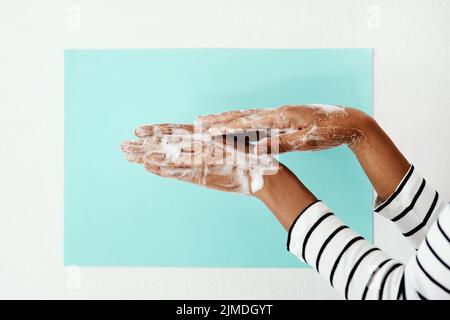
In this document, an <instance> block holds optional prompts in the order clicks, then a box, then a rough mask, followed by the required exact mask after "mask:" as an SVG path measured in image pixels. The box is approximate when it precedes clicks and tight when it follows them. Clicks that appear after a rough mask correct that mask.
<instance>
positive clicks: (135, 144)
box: [120, 140, 144, 152]
mask: <svg viewBox="0 0 450 320" xmlns="http://www.w3.org/2000/svg"><path fill="white" fill-rule="evenodd" d="M143 143H144V141H142V140H139V141H124V142H122V143H121V144H120V149H121V150H122V151H123V152H130V150H131V149H135V150H136V149H139V148H141V149H142V144H143Z"/></svg>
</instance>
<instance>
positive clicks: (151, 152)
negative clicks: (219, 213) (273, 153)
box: [121, 124, 278, 194]
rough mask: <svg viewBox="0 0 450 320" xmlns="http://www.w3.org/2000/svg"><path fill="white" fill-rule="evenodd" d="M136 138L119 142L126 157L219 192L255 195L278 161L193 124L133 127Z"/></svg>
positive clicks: (170, 175) (163, 172)
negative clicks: (199, 129)
mask: <svg viewBox="0 0 450 320" xmlns="http://www.w3.org/2000/svg"><path fill="white" fill-rule="evenodd" d="M135 134H136V136H137V137H138V138H139V140H137V141H126V142H124V143H122V145H121V149H122V151H123V152H124V153H125V154H126V158H127V160H129V161H131V162H135V163H140V164H143V165H144V167H145V169H146V170H147V171H149V172H152V173H154V174H157V175H160V176H162V177H168V178H174V179H178V180H182V181H187V182H191V183H194V184H198V185H202V186H205V187H208V188H213V189H218V190H222V191H230V192H238V193H244V194H254V193H255V192H257V191H259V190H261V189H262V187H263V183H264V175H267V174H275V173H276V172H277V170H278V162H277V161H276V160H275V159H273V158H271V157H258V156H256V155H255V154H254V153H253V152H249V150H250V148H251V145H249V144H248V142H247V143H246V142H245V141H244V142H243V143H238V140H239V139H232V140H231V143H230V140H229V139H225V138H223V137H222V136H220V137H213V136H211V135H209V134H208V133H205V132H203V133H202V132H194V127H193V126H192V125H180V124H161V125H147V126H141V127H139V128H137V129H136V130H135Z"/></svg>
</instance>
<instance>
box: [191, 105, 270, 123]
mask: <svg viewBox="0 0 450 320" xmlns="http://www.w3.org/2000/svg"><path fill="white" fill-rule="evenodd" d="M260 111H261V109H246V110H233V111H226V112H222V113H218V114H210V115H207V116H199V117H197V121H196V122H197V123H198V124H199V125H202V126H204V127H209V126H212V125H215V124H220V123H224V122H228V121H232V120H234V119H237V118H239V117H245V116H247V115H250V114H254V113H258V112H260Z"/></svg>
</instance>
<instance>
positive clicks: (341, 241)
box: [287, 201, 405, 299]
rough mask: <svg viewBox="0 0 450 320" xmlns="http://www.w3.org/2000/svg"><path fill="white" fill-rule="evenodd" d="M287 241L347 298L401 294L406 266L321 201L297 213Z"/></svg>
mask: <svg viewBox="0 0 450 320" xmlns="http://www.w3.org/2000/svg"><path fill="white" fill-rule="evenodd" d="M287 245H288V250H289V251H290V252H291V253H293V254H294V255H295V256H296V257H298V258H299V259H300V260H301V261H304V262H306V263H308V264H309V265H311V266H312V267H314V268H315V269H316V270H317V271H318V272H320V273H321V274H322V276H324V277H325V278H326V279H327V281H329V283H330V284H331V286H333V287H334V288H335V289H336V290H337V291H338V292H340V293H341V294H342V295H343V296H344V297H345V298H346V299H396V298H397V297H399V298H401V297H402V295H403V291H402V290H401V288H402V286H401V285H400V284H401V283H402V281H403V280H402V279H403V274H404V269H405V266H404V265H403V264H401V263H400V262H398V261H395V260H393V259H391V258H390V257H389V256H388V255H387V254H385V253H384V252H382V251H381V250H380V249H378V248H376V247H375V246H373V245H372V244H371V243H369V242H368V241H366V240H365V239H364V238H363V237H361V236H360V235H358V234H356V233H355V232H354V231H353V230H351V229H350V228H348V227H347V226H345V225H344V224H343V223H342V222H341V221H340V220H339V219H338V218H337V217H336V216H335V215H334V214H333V213H332V212H331V211H330V209H329V208H328V207H327V206H326V205H325V204H324V203H323V202H320V201H318V202H315V203H313V204H312V205H311V206H309V207H308V208H307V209H305V210H304V211H303V212H302V213H301V214H300V215H299V216H298V218H297V220H296V221H295V222H294V224H293V225H292V227H291V229H290V230H289V234H288V244H287Z"/></svg>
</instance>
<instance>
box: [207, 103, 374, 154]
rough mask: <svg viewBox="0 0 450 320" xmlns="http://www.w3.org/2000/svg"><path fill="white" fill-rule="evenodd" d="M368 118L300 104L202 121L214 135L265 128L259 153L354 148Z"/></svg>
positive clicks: (358, 113)
mask: <svg viewBox="0 0 450 320" xmlns="http://www.w3.org/2000/svg"><path fill="white" fill-rule="evenodd" d="M366 117H368V116H367V115H365V114H364V113H363V112H361V111H359V110H356V109H352V108H344V107H339V106H326V105H298V106H283V107H280V108H277V109H251V110H240V111H230V112H225V113H221V114H217V115H209V116H203V117H199V118H198V124H199V126H201V127H202V129H203V130H205V129H206V130H208V132H209V133H210V134H211V135H213V136H218V135H224V134H230V133H231V134H236V133H240V132H248V131H262V132H263V134H264V135H266V136H268V137H267V138H264V139H262V140H261V141H259V143H258V144H257V148H256V152H257V153H258V154H263V153H266V152H273V153H275V152H288V151H310V150H322V149H328V148H332V147H336V146H339V145H342V144H347V145H349V146H351V147H352V146H353V145H354V144H357V143H360V142H361V141H362V140H363V137H364V134H363V130H362V125H363V123H364V118H366ZM275 149H277V150H275Z"/></svg>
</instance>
